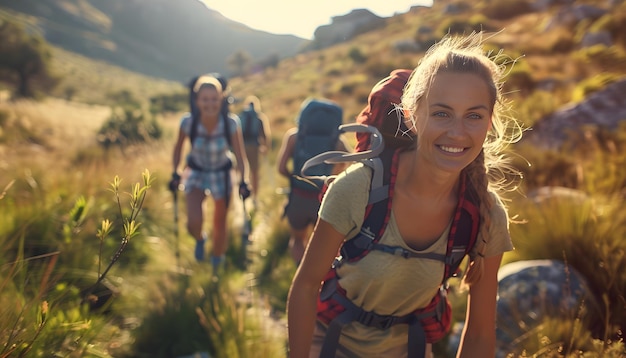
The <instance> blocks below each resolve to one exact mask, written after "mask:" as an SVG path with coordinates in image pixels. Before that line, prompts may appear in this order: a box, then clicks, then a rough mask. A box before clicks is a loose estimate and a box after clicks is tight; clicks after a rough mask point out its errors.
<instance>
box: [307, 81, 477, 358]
mask: <svg viewBox="0 0 626 358" xmlns="http://www.w3.org/2000/svg"><path fill="white" fill-rule="evenodd" d="M409 75H410V71H408V70H395V71H393V72H391V74H390V76H388V77H386V78H384V79H383V80H381V81H380V82H378V83H377V84H376V85H375V86H374V87H373V89H372V91H371V93H370V95H369V98H368V105H367V107H366V108H365V109H363V111H361V113H360V114H359V116H358V117H357V123H355V124H349V125H344V126H341V127H340V131H341V132H355V133H356V137H357V146H356V153H341V152H337V151H335V152H327V153H322V154H320V155H319V156H317V157H314V158H312V159H311V160H310V161H309V162H307V163H306V164H305V165H304V168H303V173H304V172H305V171H308V170H309V168H310V167H315V166H316V165H318V164H319V163H320V162H324V163H340V162H346V161H360V162H362V163H363V164H365V165H367V166H368V167H370V168H372V181H371V188H370V192H369V199H368V205H367V207H366V210H365V217H364V220H363V225H362V226H361V231H360V232H359V233H358V234H357V235H356V236H355V237H353V238H351V239H349V240H346V241H344V243H343V245H342V246H341V248H340V252H339V255H338V256H337V258H336V259H335V262H334V263H333V265H332V267H331V268H330V270H329V271H328V273H327V275H326V276H325V278H324V280H323V286H322V289H321V291H320V295H319V296H318V302H317V312H318V314H317V318H318V319H319V320H320V321H322V322H323V323H325V324H326V325H328V329H327V334H326V336H325V338H324V343H323V346H322V350H321V354H320V357H331V356H334V355H335V351H336V348H337V346H338V342H339V337H340V334H341V330H342V328H343V326H345V325H346V324H347V323H350V322H353V321H357V322H360V323H361V324H364V325H367V326H371V327H377V328H379V329H388V328H389V327H391V326H393V325H395V324H407V325H408V326H409V329H408V343H407V344H408V356H409V357H421V356H423V353H424V351H425V347H426V343H427V342H428V343H434V342H436V341H438V340H440V339H441V338H443V337H444V336H445V335H446V334H447V333H448V331H449V330H450V324H451V306H450V303H449V301H448V299H447V296H446V294H447V289H448V284H447V281H448V279H449V278H451V277H455V276H457V275H458V271H459V266H460V264H461V262H462V260H463V258H464V257H465V256H466V255H467V254H468V253H469V252H470V250H471V249H472V248H473V247H474V244H475V242H476V239H477V236H478V229H479V225H480V213H479V209H478V205H479V204H478V202H479V201H478V196H477V194H476V192H475V191H474V190H473V188H472V187H471V185H470V183H469V181H468V180H467V179H466V177H465V175H464V173H462V176H461V185H460V188H459V202H458V204H457V208H456V212H455V216H454V221H453V224H452V227H451V229H450V233H449V236H448V244H447V250H446V254H445V255H437V254H432V253H430V254H420V253H414V252H411V251H408V250H405V249H403V248H401V247H392V246H388V245H384V244H380V243H379V240H380V238H381V237H382V235H383V233H384V232H385V228H386V225H387V223H388V222H389V218H390V216H391V207H392V205H391V200H392V198H393V192H394V185H395V179H396V174H397V165H398V158H399V155H400V153H401V152H402V151H405V150H408V149H410V148H414V146H415V143H416V140H415V136H414V134H413V133H412V132H410V131H408V129H407V127H406V125H405V124H404V121H403V120H401V119H402V117H401V116H400V115H399V114H401V113H402V112H401V111H399V110H396V109H395V104H399V103H400V97H401V95H402V89H403V88H404V85H405V84H406V82H407V80H408V78H409ZM403 125H404V127H403ZM381 132H382V133H381ZM303 175H304V174H303ZM304 176H305V177H307V176H306V175H304ZM372 250H380V251H383V252H386V253H389V254H392V255H396V256H398V259H411V258H422V259H433V260H439V261H443V262H444V264H445V269H444V276H443V277H442V281H441V285H440V289H439V293H438V294H436V295H435V296H434V297H433V298H432V300H431V302H430V303H429V304H428V305H427V306H426V307H424V308H422V309H419V310H417V311H415V312H413V313H411V314H408V315H405V316H383V315H379V314H377V313H376V312H372V311H366V310H364V309H362V308H361V307H358V306H356V305H355V304H354V303H352V301H351V300H350V299H348V298H347V297H346V291H345V290H344V289H343V288H342V287H341V286H340V285H339V282H338V278H339V277H338V276H337V271H336V269H337V268H338V267H340V266H341V265H343V264H345V263H346V262H351V263H354V262H356V261H358V260H360V259H362V258H363V257H364V256H365V255H367V254H368V253H369V252H371V251H372Z"/></svg>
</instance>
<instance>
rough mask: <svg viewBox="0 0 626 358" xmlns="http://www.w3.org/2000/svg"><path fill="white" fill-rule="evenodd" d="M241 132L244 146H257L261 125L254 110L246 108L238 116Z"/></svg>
mask: <svg viewBox="0 0 626 358" xmlns="http://www.w3.org/2000/svg"><path fill="white" fill-rule="evenodd" d="M239 119H240V120H241V132H242V134H243V141H244V143H245V144H257V145H258V144H259V133H261V126H262V125H263V123H262V122H261V119H260V118H259V115H258V114H257V113H256V111H255V110H254V109H251V108H247V109H245V110H243V111H242V112H241V114H239Z"/></svg>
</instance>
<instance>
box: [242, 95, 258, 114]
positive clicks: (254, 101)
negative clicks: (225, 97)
mask: <svg viewBox="0 0 626 358" xmlns="http://www.w3.org/2000/svg"><path fill="white" fill-rule="evenodd" d="M244 103H245V104H246V105H249V104H250V103H252V105H253V106H254V109H255V110H256V111H257V112H260V111H261V100H260V99H259V98H258V97H257V96H255V95H249V96H247V97H246V99H245V101H244Z"/></svg>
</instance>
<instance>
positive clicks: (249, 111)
mask: <svg viewBox="0 0 626 358" xmlns="http://www.w3.org/2000/svg"><path fill="white" fill-rule="evenodd" d="M244 103H245V105H246V107H245V109H244V110H243V111H242V112H241V113H240V114H239V120H240V121H241V132H242V133H243V141H244V144H245V148H246V157H247V158H248V164H249V169H250V184H252V202H253V205H254V207H255V208H256V203H257V193H258V192H259V157H260V156H261V155H264V154H265V153H267V151H268V146H269V138H270V123H269V120H268V119H267V116H266V115H265V114H264V113H263V112H262V110H261V101H260V100H259V99H258V98H257V97H256V96H248V97H246V99H245V101H244Z"/></svg>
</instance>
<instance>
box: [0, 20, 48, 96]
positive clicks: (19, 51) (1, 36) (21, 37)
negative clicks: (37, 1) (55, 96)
mask: <svg viewBox="0 0 626 358" xmlns="http://www.w3.org/2000/svg"><path fill="white" fill-rule="evenodd" d="M51 57H52V55H51V53H50V50H49V48H48V45H47V43H46V41H45V40H44V39H43V38H42V37H41V36H39V35H38V34H29V33H27V32H26V31H25V30H24V28H23V27H22V26H21V25H19V24H17V23H15V22H12V21H3V20H0V75H1V77H0V78H2V79H3V80H4V81H7V82H9V83H11V84H13V85H15V87H16V94H17V95H18V96H20V97H33V96H34V95H35V92H36V91H37V90H43V91H45V90H48V89H51V88H52V87H54V86H55V85H56V84H57V82H58V81H57V79H56V78H55V77H54V76H52V74H51V73H50V58H51Z"/></svg>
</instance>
